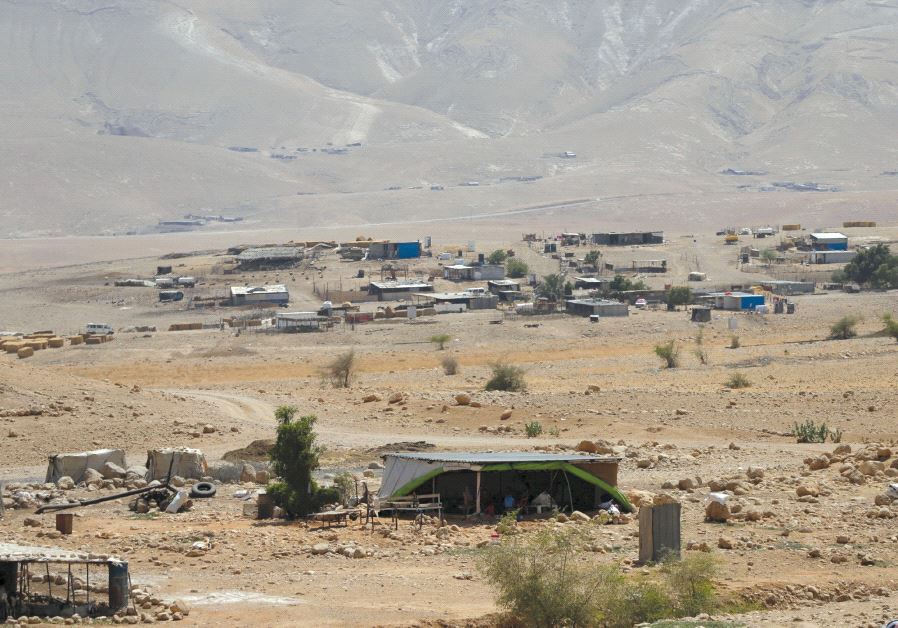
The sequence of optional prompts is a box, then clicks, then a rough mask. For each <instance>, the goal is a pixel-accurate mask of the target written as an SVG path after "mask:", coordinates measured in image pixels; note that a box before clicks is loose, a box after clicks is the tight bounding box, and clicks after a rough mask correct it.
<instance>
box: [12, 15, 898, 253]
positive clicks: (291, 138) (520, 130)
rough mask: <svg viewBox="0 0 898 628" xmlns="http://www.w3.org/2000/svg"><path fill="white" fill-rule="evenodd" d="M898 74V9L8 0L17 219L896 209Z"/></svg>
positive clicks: (28, 230) (29, 226)
mask: <svg viewBox="0 0 898 628" xmlns="http://www.w3.org/2000/svg"><path fill="white" fill-rule="evenodd" d="M896 77H898V1H895V0H890V1H886V0H883V1H861V0H845V1H826V0H820V1H812V0H804V1H801V0H766V1H751V0H704V1H703V0H688V1H686V0H628V1H626V2H624V1H622V0H621V1H611V0H538V1H537V0H452V1H447V2H421V1H415V2H413V1H411V0H357V1H353V2H338V1H335V0H333V1H323V2H295V1H293V0H182V1H180V2H178V3H175V2H144V1H138V0H0V110H2V112H3V115H2V116H0V187H2V190H3V194H2V196H0V216H2V218H3V220H2V223H0V224H2V225H3V226H2V228H0V235H4V236H16V237H17V236H29V235H31V236H34V235H66V234H102V233H125V232H140V231H146V230H148V229H150V228H153V227H154V226H155V225H156V223H157V221H158V220H162V219H172V218H180V217H181V216H183V215H185V214H191V213H192V214H215V215H218V214H224V215H238V216H243V217H244V218H245V219H246V221H245V222H244V226H245V227H246V228H265V227H274V226H280V227H283V226H304V227H306V226H310V225H322V226H324V225H331V226H332V225H335V224H340V225H359V226H363V225H371V224H376V223H383V222H409V221H428V220H433V219H435V218H439V219H444V218H467V217H474V216H480V215H486V214H493V213H500V214H501V213H502V212H505V211H509V210H520V209H521V208H529V207H534V206H537V205H544V204H555V203H566V202H570V201H583V200H589V203H586V204H582V203H581V204H576V205H574V206H573V207H569V208H567V209H558V210H555V211H557V212H558V213H559V216H560V218H559V220H560V221H563V222H565V224H568V225H570V226H580V225H581V224H583V225H584V228H585V226H586V225H587V224H589V225H595V226H596V227H599V226H600V224H599V223H600V222H603V221H604V223H603V224H605V226H608V227H616V226H622V225H625V224H626V225H631V226H637V225H645V226H646V227H650V226H655V225H656V224H657V225H659V226H665V225H672V224H677V225H679V224H688V223H690V222H693V223H694V224H706V222H707V220H709V219H713V220H715V221H717V222H719V223H721V224H723V223H727V222H733V221H734V220H735V217H736V216H739V217H741V216H742V215H743V214H749V215H751V217H752V219H755V220H757V221H762V220H774V221H775V220H784V219H785V217H786V216H785V214H789V217H794V218H795V219H798V220H801V219H802V218H804V219H805V220H817V221H820V222H824V223H825V222H826V221H827V220H837V219H839V218H841V217H842V216H846V217H847V216H848V215H851V216H855V215H861V214H862V215H863V216H865V217H870V218H872V219H877V218H878V219H881V220H882V219H887V218H888V217H889V216H893V217H894V216H895V215H896V203H895V201H894V194H893V192H894V190H895V188H896V187H898V176H896V173H898V154H896V152H898V146H896V141H895V138H896V137H898V81H896ZM567 151H569V152H570V153H571V154H570V155H568V156H566V157H565V152H567ZM574 154H575V156H574ZM469 183H477V185H466V184H469ZM432 188H433V189H432ZM548 211H551V210H548ZM748 222H750V221H748ZM648 223H651V224H648Z"/></svg>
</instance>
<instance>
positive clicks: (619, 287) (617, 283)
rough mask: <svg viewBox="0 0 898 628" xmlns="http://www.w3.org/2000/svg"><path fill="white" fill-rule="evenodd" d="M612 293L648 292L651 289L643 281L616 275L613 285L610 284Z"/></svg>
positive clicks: (612, 281)
mask: <svg viewBox="0 0 898 628" xmlns="http://www.w3.org/2000/svg"><path fill="white" fill-rule="evenodd" d="M608 289H609V291H610V292H628V291H630V290H648V289H649V287H648V285H646V283H645V282H644V281H642V280H639V281H632V280H630V279H627V278H626V277H624V276H623V275H615V276H614V279H612V280H611V283H610V284H608Z"/></svg>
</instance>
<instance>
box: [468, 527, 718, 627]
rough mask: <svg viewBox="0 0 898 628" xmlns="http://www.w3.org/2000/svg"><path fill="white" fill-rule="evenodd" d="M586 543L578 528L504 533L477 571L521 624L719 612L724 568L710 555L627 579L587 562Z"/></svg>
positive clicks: (607, 622) (625, 623) (606, 622)
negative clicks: (720, 569)
mask: <svg viewBox="0 0 898 628" xmlns="http://www.w3.org/2000/svg"><path fill="white" fill-rule="evenodd" d="M586 543H588V538H587V536H586V535H585V533H584V532H583V531H582V530H577V529H567V530H563V531H561V532H557V531H554V530H550V529H544V530H541V531H539V532H537V533H536V534H534V535H526V536H525V535H515V536H511V537H505V536H503V539H502V542H501V543H499V544H498V545H491V546H489V547H488V548H487V549H486V550H485V551H484V552H483V553H482V554H481V556H480V561H479V565H478V566H479V568H480V571H481V572H482V573H483V574H484V576H486V579H487V581H488V582H490V583H491V585H492V586H493V587H495V589H496V590H497V593H498V596H497V598H498V599H497V601H498V603H499V605H500V606H503V607H504V608H506V609H507V610H508V611H509V613H510V615H511V618H510V619H511V620H512V623H513V625H516V626H528V627H529V626H534V627H536V626H539V627H542V626H603V627H610V628H618V627H620V628H624V627H630V626H634V625H636V624H640V623H643V622H653V621H658V620H661V619H665V618H674V617H685V616H694V615H697V614H700V613H709V612H714V611H715V610H717V609H718V608H719V604H718V598H717V592H716V590H715V587H714V582H713V578H714V577H715V576H716V573H717V569H718V564H717V561H716V560H715V559H714V558H713V557H711V556H709V555H707V554H698V553H696V554H689V555H687V556H685V557H684V558H683V560H682V561H665V563H664V565H663V566H662V568H661V570H660V571H658V572H655V573H653V574H650V575H639V576H627V575H625V574H623V573H621V571H620V567H619V566H618V565H616V564H610V565H609V564H605V565H602V564H597V563H596V562H595V561H594V560H592V559H589V558H586V559H584V558H583V557H582V546H584V545H585V544H586Z"/></svg>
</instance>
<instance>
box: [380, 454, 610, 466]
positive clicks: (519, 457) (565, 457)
mask: <svg viewBox="0 0 898 628" xmlns="http://www.w3.org/2000/svg"><path fill="white" fill-rule="evenodd" d="M384 457H385V458H387V457H392V458H402V459H405V460H423V461H425V462H456V463H462V464H503V463H514V462H620V458H618V457H616V456H594V455H589V454H550V453H545V452H542V451H506V452H469V451H464V452H463V451H442V452H441V451H433V452H426V453H425V452H420V453H394V454H386V455H385V456H384Z"/></svg>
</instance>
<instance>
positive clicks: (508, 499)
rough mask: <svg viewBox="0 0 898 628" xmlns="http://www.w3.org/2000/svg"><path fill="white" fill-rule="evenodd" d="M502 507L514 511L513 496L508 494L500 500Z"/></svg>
mask: <svg viewBox="0 0 898 628" xmlns="http://www.w3.org/2000/svg"><path fill="white" fill-rule="evenodd" d="M502 507H503V508H504V509H505V510H514V496H513V495H512V494H511V493H509V494H508V495H506V496H505V499H504V500H502Z"/></svg>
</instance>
